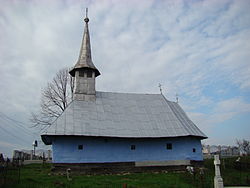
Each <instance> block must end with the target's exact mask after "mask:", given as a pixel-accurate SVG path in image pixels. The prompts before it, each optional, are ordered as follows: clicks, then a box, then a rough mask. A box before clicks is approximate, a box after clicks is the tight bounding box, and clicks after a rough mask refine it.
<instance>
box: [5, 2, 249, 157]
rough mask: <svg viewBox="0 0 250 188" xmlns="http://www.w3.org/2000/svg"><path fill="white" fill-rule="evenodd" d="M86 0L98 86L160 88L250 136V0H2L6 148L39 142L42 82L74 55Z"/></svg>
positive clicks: (203, 124) (210, 120) (195, 112)
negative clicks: (35, 120) (36, 118)
mask: <svg viewBox="0 0 250 188" xmlns="http://www.w3.org/2000/svg"><path fill="white" fill-rule="evenodd" d="M86 7H88V10H89V11H88V15H89V19H90V22H89V29H90V37H91V47H92V59H93V62H94V64H95V66H96V67H97V68H98V70H99V71H100V72H101V76H99V77H98V78H97V80H96V84H97V85H96V90H98V91H112V92H128V93H160V91H159V87H158V85H159V83H161V85H162V91H163V94H164V95H165V96H166V98H167V99H168V100H171V101H176V94H178V98H179V104H180V105H181V107H182V108H183V109H184V110H185V112H186V113H187V114H188V116H189V117H190V119H191V120H192V121H193V122H194V123H195V124H196V125H197V126H198V127H199V128H200V129H201V130H202V131H203V132H204V133H205V134H206V135H207V136H208V139H205V140H203V143H204V144H216V145H235V140H236V139H248V140H250V97H249V96H250V62H249V59H250V42H249V38H250V1H249V0H220V1H218V0H202V1H201V0H164V1H163V0H159V1H151V0H134V1H132V0H128V1H122V0H116V1H115V0H114V1H112V0H102V1H97V0H96V1H84V0H81V1H80V0H75V1H70V0H57V1H49V0H44V1H39V0H34V1H30V0H22V1H18V0H9V1H5V0H0V75H1V82H0V153H3V154H4V155H5V156H11V155H12V152H13V150H14V149H32V142H33V141H34V140H38V145H39V146H38V148H48V147H46V146H44V145H43V143H42V142H41V138H40V133H39V131H38V130H37V129H34V128H31V123H30V117H31V112H37V111H39V107H40V106H39V105H40V98H41V90H42V88H44V87H45V86H46V84H47V83H48V82H50V81H51V80H52V78H53V77H54V76H55V74H56V72H57V71H58V70H60V69H62V68H64V67H72V66H74V64H75V63H76V61H77V58H78V55H79V50H80V45H81V40H82V34H83V27H84V21H83V19H84V17H85V8H86Z"/></svg>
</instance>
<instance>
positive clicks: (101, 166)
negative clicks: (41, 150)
mask: <svg viewBox="0 0 250 188" xmlns="http://www.w3.org/2000/svg"><path fill="white" fill-rule="evenodd" d="M187 166H194V167H201V166H203V161H186V160H185V161H173V163H171V162H170V161H166V162H165V163H164V161H161V162H158V163H157V162H152V161H151V162H149V163H146V162H140V163H138V162H118V163H117V162H116V163H54V164H53V168H52V172H53V173H59V174H66V170H67V169H70V170H71V173H73V174H75V173H77V174H92V175H93V174H120V173H140V172H166V171H186V167H187Z"/></svg>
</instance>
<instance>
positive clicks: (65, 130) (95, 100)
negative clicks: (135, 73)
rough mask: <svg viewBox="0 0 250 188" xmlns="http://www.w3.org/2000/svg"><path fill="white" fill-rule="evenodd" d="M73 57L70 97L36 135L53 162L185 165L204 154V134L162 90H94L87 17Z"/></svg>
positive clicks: (108, 164)
mask: <svg viewBox="0 0 250 188" xmlns="http://www.w3.org/2000/svg"><path fill="white" fill-rule="evenodd" d="M84 21H85V28H84V34H83V39H82V44H81V49H80V54H79V58H78V61H77V63H76V64H75V65H74V67H73V68H72V69H71V70H70V71H69V74H70V75H71V76H72V77H74V78H75V88H74V97H73V101H72V102H71V103H70V104H69V105H68V107H67V108H66V109H65V111H64V112H63V113H62V114H61V115H60V116H59V117H58V118H57V119H56V120H55V121H54V123H53V124H52V125H51V126H50V127H49V128H47V130H45V132H44V133H43V134H42V135H41V137H42V140H43V142H44V143H45V144H46V145H52V150H53V164H54V165H55V166H56V165H58V166H60V165H78V166H79V165H82V166H85V167H86V166H87V167H88V168H89V167H91V165H92V166H95V167H98V166H101V167H104V166H106V167H114V166H117V165H118V164H119V165H121V166H130V167H134V168H136V167H150V166H151V167H152V166H155V167H156V166H161V167H162V166H171V165H175V166H178V165H182V166H183V165H184V166H185V165H190V164H191V162H200V161H202V160H203V156H202V146H201V140H202V139H205V138H207V137H206V135H205V134H204V133H203V132H201V131H200V130H199V128H198V127H197V126H196V125H195V124H194V123H193V122H192V121H191V120H190V119H189V118H188V116H187V115H186V113H185V112H184V111H183V109H182V108H181V107H180V105H179V104H178V103H177V102H172V101H169V100H167V99H166V98H165V97H164V95H163V94H135V93H115V92H101V91H96V89H95V82H96V77H97V76H100V75H101V74H100V71H99V70H98V69H97V67H96V66H95V65H94V63H93V62H92V58H91V45H90V35H89V28H88V23H89V18H88V17H87V16H86V18H85V19H84Z"/></svg>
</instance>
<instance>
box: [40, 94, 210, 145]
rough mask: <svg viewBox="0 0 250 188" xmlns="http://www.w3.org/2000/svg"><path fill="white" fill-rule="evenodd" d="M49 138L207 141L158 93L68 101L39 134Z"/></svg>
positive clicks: (98, 96)
mask: <svg viewBox="0 0 250 188" xmlns="http://www.w3.org/2000/svg"><path fill="white" fill-rule="evenodd" d="M49 135H76V136H103V137H126V138H148V137H151V138H159V137H179V136H198V137H201V138H207V137H206V135H205V134H204V133H202V132H201V131H200V130H199V129H198V128H197V127H196V126H195V124H194V123H193V122H192V121H191V120H190V119H189V118H188V117H187V115H186V114H185V112H184V111H183V110H182V109H181V107H180V106H179V105H178V104H177V103H176V102H171V101H168V100H166V99H165V97H164V96H163V95H161V94H131V93H111V92H96V101H94V102H91V101H77V100H74V101H73V102H71V103H70V104H69V106H68V107H67V108H66V110H65V111H64V112H63V113H62V115H61V116H60V117H59V118H58V119H57V120H56V121H55V122H54V123H53V124H52V125H51V126H50V127H49V128H48V129H47V130H46V131H45V132H44V133H43V134H42V138H43V140H44V141H45V143H46V142H47V144H50V143H49V141H48V140H47V139H46V138H48V136H49ZM46 140H47V141H46Z"/></svg>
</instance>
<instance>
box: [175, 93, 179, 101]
mask: <svg viewBox="0 0 250 188" xmlns="http://www.w3.org/2000/svg"><path fill="white" fill-rule="evenodd" d="M175 96H176V102H177V103H178V102H179V97H178V93H176V95H175Z"/></svg>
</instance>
